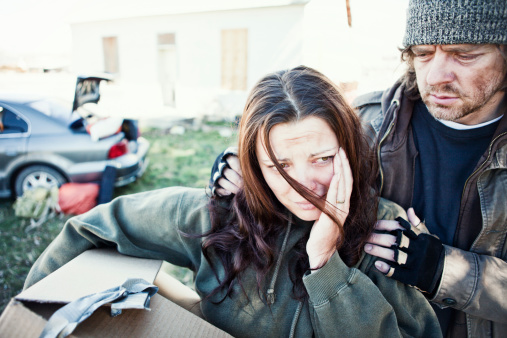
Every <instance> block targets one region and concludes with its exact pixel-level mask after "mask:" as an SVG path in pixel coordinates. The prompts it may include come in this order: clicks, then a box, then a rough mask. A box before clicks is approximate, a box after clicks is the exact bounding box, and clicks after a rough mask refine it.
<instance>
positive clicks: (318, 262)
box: [306, 148, 353, 269]
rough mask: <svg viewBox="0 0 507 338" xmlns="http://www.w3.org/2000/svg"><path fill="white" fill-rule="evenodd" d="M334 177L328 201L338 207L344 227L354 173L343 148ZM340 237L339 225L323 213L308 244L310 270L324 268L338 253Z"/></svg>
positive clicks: (336, 163) (337, 210)
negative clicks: (337, 247) (337, 243)
mask: <svg viewBox="0 0 507 338" xmlns="http://www.w3.org/2000/svg"><path fill="white" fill-rule="evenodd" d="M333 166H334V175H333V178H332V180H331V183H330V185H329V190H328V192H327V197H326V200H327V202H328V203H329V204H331V205H333V206H336V208H335V209H334V210H335V212H336V217H337V218H338V220H339V221H340V223H341V224H342V225H343V224H344V223H345V220H346V219H347V216H348V214H349V208H350V195H351V193H352V183H353V178H352V171H351V169H350V164H349V160H348V159H347V155H345V151H344V150H343V148H340V150H339V151H338V153H337V154H336V156H335V157H334V159H333ZM339 236H340V231H339V228H338V225H337V224H336V223H334V222H333V220H332V219H331V218H330V217H329V216H328V215H326V214H325V213H322V214H321V215H320V218H319V219H318V220H317V221H315V224H314V225H313V227H312V230H311V232H310V238H309V239H308V242H307V243H306V252H307V253H308V258H309V260H310V268H311V269H317V268H320V267H322V266H324V265H325V264H326V263H327V261H328V260H329V258H331V256H332V255H333V253H334V252H335V251H336V242H337V241H338V237H339Z"/></svg>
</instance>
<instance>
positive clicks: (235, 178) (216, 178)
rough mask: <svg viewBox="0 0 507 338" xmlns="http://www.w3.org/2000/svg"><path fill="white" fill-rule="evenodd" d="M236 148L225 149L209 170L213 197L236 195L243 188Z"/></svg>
mask: <svg viewBox="0 0 507 338" xmlns="http://www.w3.org/2000/svg"><path fill="white" fill-rule="evenodd" d="M237 152H238V149H237V148H236V147H230V148H227V149H226V150H225V151H224V152H222V153H221V154H220V155H218V157H217V158H216V160H215V163H214V164H213V168H212V169H211V179H210V188H211V193H212V195H213V196H218V197H224V196H229V195H231V194H237V193H238V191H239V190H240V189H242V188H243V177H242V174H241V167H240V165H239V159H238V156H237Z"/></svg>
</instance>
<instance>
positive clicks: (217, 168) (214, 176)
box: [209, 147, 238, 197]
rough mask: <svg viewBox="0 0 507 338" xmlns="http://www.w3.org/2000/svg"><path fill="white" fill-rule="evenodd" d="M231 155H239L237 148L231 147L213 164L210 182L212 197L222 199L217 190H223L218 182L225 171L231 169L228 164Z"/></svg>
mask: <svg viewBox="0 0 507 338" xmlns="http://www.w3.org/2000/svg"><path fill="white" fill-rule="evenodd" d="M229 155H236V156H237V155H238V148H237V147H229V148H227V149H225V150H224V151H223V152H222V153H221V154H220V155H218V157H217V158H216V159H215V163H213V167H212V168H211V177H210V180H209V187H210V189H211V195H212V196H215V197H217V196H218V197H221V196H220V195H219V194H217V193H216V189H217V188H221V187H220V185H219V184H218V180H219V179H220V178H221V177H222V176H223V174H224V169H225V168H230V167H229V165H228V164H227V156H229Z"/></svg>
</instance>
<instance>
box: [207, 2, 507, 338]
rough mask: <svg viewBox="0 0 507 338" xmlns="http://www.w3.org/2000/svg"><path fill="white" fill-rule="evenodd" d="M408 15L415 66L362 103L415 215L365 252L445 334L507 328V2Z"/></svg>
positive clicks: (429, 6) (232, 186)
mask: <svg viewBox="0 0 507 338" xmlns="http://www.w3.org/2000/svg"><path fill="white" fill-rule="evenodd" d="M407 19H408V20H407V27H406V34H405V38H404V41H403V43H404V47H405V49H404V51H403V52H402V59H403V60H405V61H406V62H407V65H408V70H407V72H406V74H405V75H404V76H403V77H402V79H400V80H399V81H398V82H397V83H395V84H394V86H393V87H391V88H390V89H388V90H386V91H385V92H383V93H382V92H376V93H371V94H367V95H364V96H362V97H359V98H358V99H357V100H356V101H355V106H356V108H357V109H358V110H359V114H360V116H361V118H362V119H363V121H364V122H365V125H366V126H367V128H368V130H369V132H371V133H372V135H373V136H374V137H375V140H376V143H375V150H376V152H377V156H378V159H379V164H380V168H381V170H380V175H379V188H380V192H381V195H382V197H385V198H387V199H390V200H392V201H394V202H396V203H398V204H399V205H401V206H402V207H403V208H405V209H408V218H409V221H410V223H408V222H406V221H403V220H401V219H400V220H398V221H379V222H378V223H377V229H378V230H380V231H379V232H378V233H375V234H373V235H372V237H371V238H370V243H371V244H367V245H366V246H365V251H366V252H368V253H370V254H372V255H374V256H378V257H380V258H381V259H379V260H378V261H377V262H376V266H377V268H378V269H379V270H380V271H382V272H383V273H385V274H386V275H387V276H389V277H392V278H395V279H397V280H399V281H401V282H403V283H406V284H409V285H412V286H414V287H417V288H419V289H420V290H421V291H422V292H424V293H425V294H426V296H427V297H428V299H429V300H430V301H431V302H432V303H433V305H434V308H435V311H436V313H437V316H438V317H439V321H440V324H441V327H442V332H443V334H444V336H448V337H464V336H469V337H500V336H505V335H506V334H507V296H506V295H507V263H506V260H507V243H506V241H507V238H506V237H507V117H506V116H505V115H506V114H507V95H506V94H505V92H506V89H507V56H506V55H507V47H506V45H507V1H505V0H487V1H480V0H469V1H465V0H433V1H428V0H411V1H410V3H409V8H408V16H407ZM227 155H228V154H227V153H225V155H223V156H222V158H225V157H227ZM227 163H228V166H225V167H224V165H225V161H224V160H222V161H221V167H220V168H218V164H219V163H218V162H217V165H215V170H214V171H215V172H217V171H218V172H217V173H216V174H215V176H214V177H213V176H212V177H213V178H214V182H215V186H214V188H217V189H218V190H216V192H217V193H218V194H222V195H224V194H229V193H231V192H232V193H234V192H236V191H237V187H238V186H241V176H240V171H239V165H238V163H237V158H236V157H234V156H229V157H228V158H227ZM228 167H231V168H232V169H234V170H230V169H227V168H228ZM223 168H226V169H225V170H223ZM218 169H220V170H218ZM222 172H223V175H222V174H221V173H222ZM238 173H239V174H238ZM214 191H215V189H214ZM409 208H410V209H409ZM412 208H413V209H412ZM418 216H419V217H420V218H421V219H423V220H424V224H422V223H421V224H420V219H419V217H418ZM426 227H427V229H426ZM426 231H429V232H430V233H431V234H432V235H434V236H431V235H428V234H425V232H426Z"/></svg>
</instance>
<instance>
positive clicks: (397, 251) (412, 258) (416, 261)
mask: <svg viewBox="0 0 507 338" xmlns="http://www.w3.org/2000/svg"><path fill="white" fill-rule="evenodd" d="M396 221H398V223H400V225H401V226H402V227H403V228H405V229H403V230H396V231H395V234H396V244H395V245H393V246H392V247H391V248H392V249H393V250H394V260H395V261H396V263H394V264H391V265H392V267H391V269H390V270H389V272H388V273H387V275H388V276H390V277H392V278H394V279H396V280H398V281H400V282H402V283H404V284H408V285H411V286H414V287H416V288H418V289H419V290H421V291H424V292H427V293H430V294H431V293H433V292H434V290H435V288H436V287H437V285H438V282H439V281H440V278H441V277H442V270H443V261H444V246H443V245H442V242H441V241H440V239H438V238H437V237H435V236H432V235H429V234H425V233H416V232H415V231H414V229H417V228H413V227H412V226H411V225H410V223H409V222H407V221H406V220H404V219H403V218H401V217H397V218H396ZM416 231H417V230H416ZM389 263H391V262H389ZM393 269H394V272H393Z"/></svg>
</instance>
